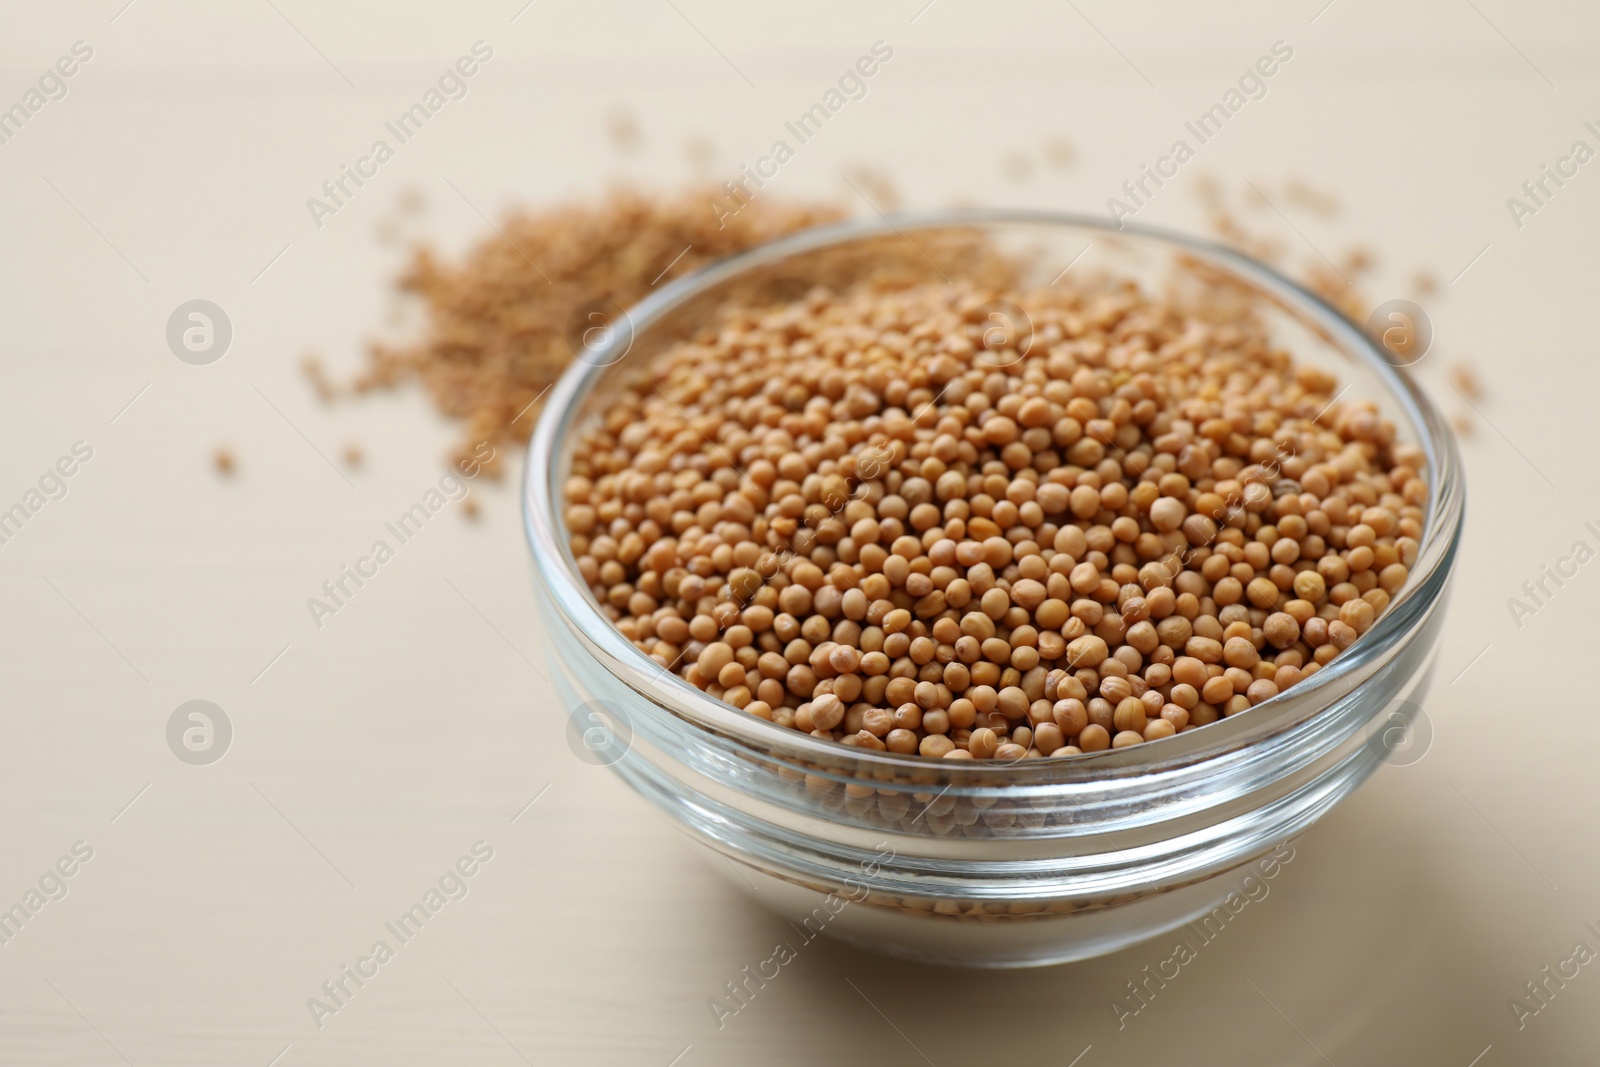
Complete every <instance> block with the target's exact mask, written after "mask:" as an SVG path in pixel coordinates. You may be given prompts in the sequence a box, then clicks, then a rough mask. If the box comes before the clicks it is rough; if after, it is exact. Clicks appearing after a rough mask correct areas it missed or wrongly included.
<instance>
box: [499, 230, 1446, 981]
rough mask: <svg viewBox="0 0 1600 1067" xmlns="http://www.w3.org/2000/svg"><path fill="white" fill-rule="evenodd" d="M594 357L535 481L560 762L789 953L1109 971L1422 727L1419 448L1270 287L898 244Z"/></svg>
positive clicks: (1429, 466)
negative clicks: (736, 901) (564, 751)
mask: <svg viewBox="0 0 1600 1067" xmlns="http://www.w3.org/2000/svg"><path fill="white" fill-rule="evenodd" d="M1086 245H1087V246H1088V248H1089V251H1087V252H1086V251H1085V246H1086ZM1068 263H1076V265H1075V266H1074V267H1073V269H1072V270H1071V271H1070V272H1066V273H1063V271H1062V267H1063V266H1064V265H1066V264H1068ZM1069 279H1070V281H1071V284H1070V285H1068V284H1067V282H1068V280H1069ZM1052 281H1056V284H1051V283H1052ZM628 318H629V327H630V328H629V330H628V331H626V334H627V340H628V343H629V347H628V350H627V352H626V354H625V355H623V354H622V353H620V352H617V351H611V350H609V349H603V350H600V351H597V353H596V358H595V359H594V360H593V361H592V362H585V363H582V364H578V365H574V366H573V367H572V368H571V369H569V370H568V372H567V373H566V375H565V376H564V377H563V378H562V379H561V381H560V382H558V383H557V385H556V386H555V388H554V390H553V391H552V393H551V395H550V398H549V401H548V405H547V406H546V408H545V410H544V412H543V414H542V415H541V417H540V420H539V423H538V425H537V427H536V428H535V431H534V435H533V439H532V441H531V443H530V447H529V452H528V464H527V470H526V475H525V478H526V481H525V506H524V515H525V521H526V525H527V531H528V537H529V543H530V545H531V547H532V549H533V562H534V569H535V576H536V582H535V592H536V596H537V601H538V607H539V611H540V614H541V618H542V620H543V623H544V632H545V636H546V640H547V649H546V652H547V657H546V658H547V663H548V672H549V676H550V678H551V680H552V682H553V683H554V686H555V690H556V692H557V695H558V697H559V699H560V700H561V702H562V703H561V706H562V707H563V708H564V709H566V710H567V711H568V712H569V716H568V737H569V742H571V743H572V744H573V745H579V744H580V741H579V739H582V751H583V754H584V758H585V762H599V763H603V764H605V765H608V766H610V767H611V769H612V771H613V772H615V773H616V774H618V775H619V776H620V777H621V778H622V779H623V780H624V781H626V782H627V783H628V784H629V786H630V787H632V788H633V789H634V790H635V791H636V792H638V793H639V794H640V795H641V796H643V797H645V798H646V799H648V800H649V801H651V802H652V803H653V804H654V805H655V806H656V807H658V808H659V809H660V810H662V811H663V812H664V813H666V814H667V816H668V817H669V818H670V819H671V820H672V822H673V823H674V825H676V826H678V827H679V828H681V829H684V830H686V831H687V832H688V835H689V836H691V837H692V838H694V839H695V840H697V841H698V842H700V843H702V844H704V845H705V846H707V847H709V848H710V849H712V850H714V851H716V852H717V853H719V856H720V858H719V859H718V860H717V862H715V863H714V864H712V867H711V869H712V870H715V871H718V872H719V873H721V874H723V875H725V876H730V878H729V880H730V883H731V884H734V885H736V886H738V887H739V888H741V889H745V888H750V887H752V886H753V887H755V888H756V889H757V890H758V892H757V894H756V896H755V899H756V900H758V901H760V902H762V903H763V904H764V905H765V906H768V907H772V908H775V909H777V910H778V911H780V913H782V914H783V915H784V916H785V917H787V918H789V919H790V920H791V921H792V922H795V923H796V925H797V926H799V925H801V924H802V923H803V924H804V926H805V928H806V929H808V930H810V929H812V927H813V923H812V921H811V920H812V919H815V925H817V926H818V927H820V928H822V932H825V933H827V934H828V935H829V936H832V937H838V938H841V939H844V940H848V941H852V942H854V943H856V944H859V945H862V946H865V947H869V948H873V949H877V950H880V951H885V952H889V953H893V954H898V955H904V956H910V957H914V958H917V959H922V960H932V961H939V962H944V963H957V964H966V965H974V966H1027V965H1037V964H1044V963H1052V962H1060V961H1064V960H1071V959H1082V958H1085V957H1088V956H1094V955H1099V954H1102V953H1106V952H1111V951H1115V950H1117V949H1119V948H1122V947H1125V946H1127V945H1129V944H1132V943H1134V942H1136V941H1139V940H1142V939H1144V938H1147V937H1150V936H1153V935H1155V934H1157V933H1159V932H1161V931H1163V930H1167V929H1171V928H1173V927H1175V926H1177V925H1179V924H1181V923H1183V922H1185V921H1188V920H1191V919H1195V918H1197V917H1199V916H1201V915H1203V914H1205V913H1206V912H1207V911H1209V910H1210V909H1211V908H1212V907H1214V906H1216V905H1217V904H1218V902H1219V901H1222V900H1223V899H1224V898H1225V897H1226V895H1227V894H1228V892H1230V890H1233V889H1234V888H1235V887H1236V886H1237V884H1238V879H1239V878H1240V877H1241V876H1242V875H1243V873H1244V872H1245V871H1246V870H1247V869H1248V865H1253V864H1260V863H1263V862H1267V858H1268V857H1271V856H1273V855H1278V854H1279V853H1278V852H1277V851H1276V850H1278V849H1280V847H1286V846H1285V843H1286V842H1287V841H1288V840H1290V839H1292V838H1293V837H1294V836H1295V835H1296V834H1298V833H1299V832H1301V831H1302V830H1304V829H1305V828H1306V827H1307V826H1309V825H1311V823H1313V822H1314V821H1315V820H1316V819H1317V818H1319V817H1320V816H1321V815H1322V814H1324V813H1325V812H1326V811H1327V810H1329V808H1331V807H1332V806H1333V805H1335V804H1337V803H1338V802H1339V800H1341V799H1342V798H1343V797H1344V796H1346V795H1348V794H1349V792H1351V791H1352V790H1353V789H1355V788H1356V787H1357V786H1358V785H1359V784H1360V783H1361V782H1362V781H1363V780H1365V778H1366V777H1367V776H1368V775H1369V774H1371V773H1372V772H1373V770H1374V769H1375V768H1376V767H1377V766H1378V765H1379V764H1380V763H1382V762H1384V761H1385V759H1386V758H1387V757H1388V755H1389V751H1388V746H1389V745H1390V743H1391V741H1392V739H1394V738H1395V736H1396V730H1395V729H1394V727H1395V724H1396V721H1397V717H1398V718H1399V719H1401V720H1404V719H1405V718H1406V716H1407V714H1410V713H1411V712H1412V711H1413V710H1414V709H1415V708H1416V707H1417V706H1418V705H1419V702H1420V701H1421V700H1422V699H1423V695H1424V693H1425V690H1426V686H1427V683H1428V680H1429V678H1430V677H1431V673H1432V666H1433V664H1434V663H1435V661H1436V659H1437V642H1438V636H1439V633H1440V631H1441V628H1442V625H1443V619H1444V612H1443V610H1442V608H1443V604H1444V601H1445V598H1446V593H1447V589H1448V584H1449V578H1450V575H1451V571H1452V564H1453V561H1454V558H1455V551H1456V546H1457V545H1458V543H1459V539H1460V532H1461V524H1462V517H1463V514H1464V488H1463V482H1462V479H1461V476H1460V472H1459V460H1458V458H1457V456H1456V453H1455V447H1454V443H1453V441H1452V439H1451V437H1450V434H1449V431H1448V429H1447V427H1446V426H1445V424H1444V422H1443V421H1442V419H1441V418H1440V417H1439V415H1438V413H1437V412H1436V411H1435V410H1434V409H1433V408H1432V406H1431V405H1430V404H1429V403H1428V401H1427V399H1426V398H1425V397H1424V396H1423V395H1422V394H1421V393H1420V392H1419V391H1418V390H1417V389H1416V387H1415V386H1414V385H1413V384H1412V383H1411V382H1410V381H1409V380H1408V379H1407V378H1406V377H1405V376H1404V374H1403V373H1401V372H1400V371H1399V370H1397V369H1396V368H1394V367H1393V366H1391V365H1390V364H1389V363H1388V362H1387V361H1385V360H1384V359H1383V358H1382V355H1381V353H1379V352H1378V351H1377V350H1376V349H1374V347H1373V345H1372V342H1371V340H1370V339H1369V338H1368V337H1367V336H1366V335H1365V334H1364V333H1363V332H1362V331H1361V329H1360V328H1359V327H1357V326H1355V325H1353V324H1352V323H1351V322H1350V321H1349V320H1347V319H1346V318H1344V317H1343V316H1341V315H1340V314H1339V313H1338V312H1337V311H1335V310H1334V309H1333V308H1331V307H1330V306H1328V305H1327V304H1326V303H1324V302H1322V301H1321V300H1319V299H1318V298H1316V297H1315V296H1314V295H1312V294H1310V293H1308V292H1307V291H1305V290H1304V289H1302V288H1301V287H1299V286H1297V285H1295V284H1294V283H1292V282H1290V281H1288V280H1287V279H1285V278H1283V277H1282V276H1281V275H1278V274H1277V273H1275V272H1274V271H1272V270H1271V269H1270V268H1267V267H1264V266H1262V265H1261V264H1258V263H1255V262H1253V261H1251V260H1249V259H1246V258H1244V257H1242V256H1240V255H1238V254H1236V253H1233V252H1230V251H1228V250H1226V249H1221V248H1217V247H1215V246H1212V245H1209V244H1206V243H1204V242H1199V241H1194V240H1191V239H1188V238H1184V237H1181V236H1177V235H1172V234H1167V233H1162V232H1159V231H1154V230H1149V229H1145V228H1141V227H1137V226H1132V225H1129V226H1127V227H1126V228H1124V229H1122V230H1120V231H1118V230H1114V229H1111V228H1110V227H1108V226H1107V225H1106V224H1105V223H1104V222H1102V221H1098V220H1094V219H1085V218H1074V217H1069V216H1062V215H1054V214H1046V213H1035V212H989V211H974V212H959V213H946V214H938V215H926V216H916V215H908V216H901V217H897V218H895V219H894V220H892V221H882V220H866V221H857V222H851V223H844V224H839V225H836V226H832V227H826V228H822V229H818V230H812V231H806V232H802V233H799V234H796V235H793V236H790V237H786V238H783V239H780V240H778V241H775V242H773V243H771V244H768V245H764V246H762V247H760V248H757V249H755V250H752V251H750V252H746V253H743V254H741V255H738V256H735V257H733V258H731V259H728V260H724V261H720V262H717V263H713V264H710V265H708V266H706V267H704V268H702V269H701V270H700V271H699V272H698V273H696V274H695V275H693V276H691V277H688V278H684V279H681V280H679V281H676V282H673V283H671V284H670V285H667V286H664V287H663V288H662V290H661V291H659V292H657V293H655V294H653V295H652V296H650V297H648V298H646V299H645V300H643V301H642V302H640V303H639V304H638V305H636V306H634V307H633V308H632V309H630V311H629V312H628ZM613 357H615V358H613ZM1074 426H1076V431H1075V430H1074ZM991 430H992V432H993V435H992V436H991ZM1058 432H1059V434H1060V439H1059V440H1058V439H1057V434H1058ZM1152 489H1153V492H1152ZM1208 493H1209V494H1211V496H1209V497H1208V496H1206V495H1205V494H1208ZM1213 498H1220V501H1221V504H1222V506H1223V509H1222V510H1221V511H1220V512H1219V511H1218V510H1217V507H1218V503H1217V500H1215V499H1213ZM1297 509H1298V510H1297ZM1318 513H1320V515H1319V514H1318ZM1202 520H1206V521H1209V523H1211V524H1213V525H1214V527H1215V529H1214V536H1213V530H1212V528H1211V526H1204V525H1202ZM1324 522H1325V523H1326V526H1325V528H1324V525H1323V524H1324ZM1302 524H1303V526H1302ZM1191 531H1193V532H1194V533H1195V534H1196V535H1197V536H1196V539H1194V540H1191V538H1190V533H1191ZM1080 538H1081V541H1080ZM1291 551H1292V552H1293V553H1294V554H1293V555H1292V557H1291ZM1391 553H1392V554H1393V559H1392V560H1391V559H1390V554H1391ZM1369 555H1370V558H1369ZM1325 561H1326V562H1325ZM1380 561H1381V562H1380ZM1393 566H1399V567H1404V568H1405V570H1404V573H1402V572H1401V571H1399V570H1390V569H1389V568H1390V567H1393ZM1386 574H1387V577H1386ZM1386 582H1387V585H1386V584H1385V583H1386ZM1063 583H1064V584H1063ZM1269 585H1270V587H1271V588H1270V589H1269V588H1268V586H1269ZM1235 586H1236V587H1237V588H1235ZM1219 594H1220V595H1219ZM1380 594H1381V595H1380ZM1169 597H1170V602H1169V599H1168V598H1169ZM1135 601H1138V602H1139V603H1135ZM1307 608H1309V611H1308V610H1307ZM1369 613H1370V614H1369ZM1119 627H1120V630H1119V629H1118V628H1119ZM1152 636H1153V638H1154V640H1152V639H1151V638H1152ZM1324 649H1326V650H1325V651H1324ZM1297 656H1298V659H1297V658H1296V657H1297ZM1286 668H1293V670H1294V671H1295V672H1298V676H1296V674H1294V673H1290V672H1288V671H1287V670H1286ZM1280 672H1283V673H1282V675H1281V680H1280ZM1269 684H1270V685H1271V686H1272V687H1274V690H1275V691H1276V695H1272V693H1273V690H1269V689H1268V688H1267V686H1268V685H1269ZM1080 687H1081V691H1080ZM1252 687H1254V689H1252ZM1236 698H1237V699H1236ZM1147 700H1148V703H1146V701H1147ZM1169 705H1170V706H1171V707H1172V709H1175V710H1171V711H1169V710H1168V709H1169ZM1178 711H1183V712H1187V713H1188V719H1187V720H1183V719H1182V718H1181V716H1179V715H1178ZM969 715H970V719H969V718H968V716H969ZM1141 716H1142V721H1141ZM1157 721H1159V722H1160V723H1162V724H1164V725H1154V724H1155V723H1156V722H1157ZM597 724H604V725H603V726H602V725H597ZM1152 726H1154V729H1152ZM1169 730H1170V735H1168V736H1163V735H1167V734H1168V731H1169ZM597 731H598V734H599V735H603V736H598V737H597V738H596V743H597V744H598V745H599V747H597V748H593V749H591V747H590V745H589V738H590V735H591V734H592V733H596V732H597ZM1119 740H1120V743H1119ZM925 746H926V747H925ZM1074 749H1076V750H1078V751H1077V753H1074V752H1073V751H1072V750H1074ZM574 751H575V752H577V751H579V749H578V748H574ZM925 752H926V754H924V753H925ZM602 754H603V757H604V758H603V759H602V758H598V757H600V756H601V755H602ZM726 861H731V863H730V862H726ZM734 869H737V870H738V871H739V872H740V873H739V876H738V877H731V872H732V871H733V870H734ZM842 902H844V903H847V904H848V906H846V907H843V909H842V910H839V905H840V904H841V903H842Z"/></svg>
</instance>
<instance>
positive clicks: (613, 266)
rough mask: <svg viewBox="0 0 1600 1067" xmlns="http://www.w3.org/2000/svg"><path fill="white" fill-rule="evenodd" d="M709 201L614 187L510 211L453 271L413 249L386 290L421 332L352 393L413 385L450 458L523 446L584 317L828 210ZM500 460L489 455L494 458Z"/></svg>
mask: <svg viewBox="0 0 1600 1067" xmlns="http://www.w3.org/2000/svg"><path fill="white" fill-rule="evenodd" d="M723 195H724V194H722V192H721V191H701V190H690V191H685V192H682V193H679V194H676V195H670V196H660V195H656V196H647V195H644V194H642V193H638V192H634V191H629V190H618V191H613V192H611V193H608V194H606V195H604V196H603V197H600V198H598V199H596V200H594V201H592V202H580V203H575V204H566V205H560V206H556V207H553V208H549V209H545V210H541V211H537V212H524V213H517V214H513V215H512V216H511V217H509V218H507V219H505V220H503V221H502V222H501V223H500V225H499V226H498V227H497V228H496V233H495V234H494V235H492V236H490V237H488V238H486V239H485V240H484V241H483V242H482V243H480V244H479V245H477V247H475V248H474V249H473V250H472V251H471V252H469V253H468V254H467V256H466V257H465V258H464V259H463V260H462V261H461V262H460V263H458V264H448V263H444V262H442V261H441V260H440V259H439V258H438V257H437V256H436V255H435V254H434V252H433V251H432V250H431V249H428V248H426V247H424V248H419V249H417V250H416V251H415V252H414V253H413V256H412V262H411V265H410V267H409V269H408V270H407V271H406V273H405V274H404V276H403V277H402V278H401V280H400V288H401V290H402V291H403V292H407V293H411V294H414V295H416V296H419V297H421V299H422V302H423V305H424V310H425V313H426V319H427V323H426V326H425V328H424V332H423V336H422V337H421V339H420V340H417V341H415V342H411V343H406V344H401V345H389V344H374V345H372V346H371V349H370V355H371V366H370V369H369V370H368V372H367V373H366V374H365V375H364V376H363V377H362V378H361V379H359V380H358V381H357V382H356V383H355V386H354V388H355V390H356V391H357V392H364V391H367V390H370V389H373V388H380V387H392V386H396V385H399V384H402V383H405V382H409V381H414V380H417V381H421V382H422V383H423V384H424V385H425V386H426V387H427V389H428V392H429V393H430V394H431V395H432V397H433V400H434V403H435V405H436V406H437V407H438V408H439V409H440V410H441V411H442V412H443V413H444V414H446V415H448V416H450V417H452V418H456V419H460V420H463V421H464V422H465V426H464V428H463V429H464V432H463V436H462V440H461V442H460V445H459V447H458V455H457V456H456V457H455V459H457V460H459V459H464V458H468V457H470V456H472V455H473V454H474V452H475V450H476V449H477V447H478V445H479V444H480V443H483V442H488V443H490V444H493V445H500V444H509V443H512V442H521V441H526V440H527V438H528V435H529V433H530V432H531V430H532V427H533V424H534V422H535V421H536V419H537V416H538V408H537V404H538V402H539V400H540V399H541V398H542V397H543V396H544V394H545V392H546V391H547V390H548V389H549V388H550V386H551V385H552V384H554V382H555V380H556V379H557V378H558V377H560V376H561V373H562V371H564V370H565V369H566V367H567V365H568V364H569V363H571V362H572V360H573V358H574V357H575V356H576V354H577V349H579V348H581V347H582V343H581V341H575V340H574V338H575V336H576V337H579V338H581V336H582V335H583V329H584V328H585V325H586V324H592V323H590V322H589V318H588V315H589V314H600V315H602V316H611V315H614V314H615V313H616V312H618V311H620V310H622V309H625V308H627V307H629V306H631V305H632V304H633V303H634V302H636V301H637V300H639V299H641V298H642V297H644V296H645V295H646V294H648V293H649V292H650V291H651V290H652V289H653V288H655V287H657V286H660V285H664V284H666V283H667V282H668V281H671V280H672V279H674V278H677V277H680V276H682V275H684V274H686V273H688V272H689V271H692V270H694V269H696V268H697V267H700V266H703V265H705V264H706V263H709V262H711V261H712V260H715V259H719V258H721V257H722V256H725V255H729V254H731V253H734V252H739V251H743V250H744V249H747V248H750V247H752V246H754V245H758V244H762V243H764V242H766V241H769V240H772V239H773V238H775V237H779V236H782V235H784V234H787V233H791V232H793V231H796V230H801V229H805V228H806V227H808V226H814V225H817V224H819V223H822V222H828V221H833V220H835V219H837V218H839V217H841V214H842V213H841V212H840V211H839V210H838V209H837V208H835V207H832V206H828V205H824V204H820V203H806V202H799V201H793V200H782V199H778V198H775V197H756V198H755V199H753V200H751V201H750V202H748V203H747V204H745V205H744V206H743V207H742V208H741V209H740V210H739V211H738V212H737V213H734V214H731V215H729V214H728V213H727V212H726V211H724V212H723V214H724V216H725V217H724V218H722V219H721V220H719V218H718V216H717V214H716V213H715V212H713V211H711V210H710V208H709V207H708V204H709V203H710V201H711V200H712V199H713V198H716V199H718V200H719V201H720V200H721V199H722V198H723ZM575 316H576V320H575ZM575 321H578V322H579V323H580V325H579V328H577V329H574V322H575ZM307 373H308V375H309V376H310V377H311V379H312V384H313V386H314V387H315V388H316V389H317V391H318V393H319V395H322V396H324V397H325V398H326V397H329V396H331V395H332V393H333V390H332V387H331V385H330V384H329V383H328V382H327V381H326V377H325V375H323V374H322V372H321V371H320V368H318V367H317V366H316V365H315V364H312V365H310V366H308V367H307ZM508 451H510V450H509V449H505V448H497V449H496V455H497V457H498V456H500V455H502V454H504V453H506V452H508ZM499 463H500V460H499V459H498V458H497V459H496V460H495V461H494V462H493V463H492V464H491V465H490V467H489V468H488V470H489V473H490V474H497V473H498V470H499Z"/></svg>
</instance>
